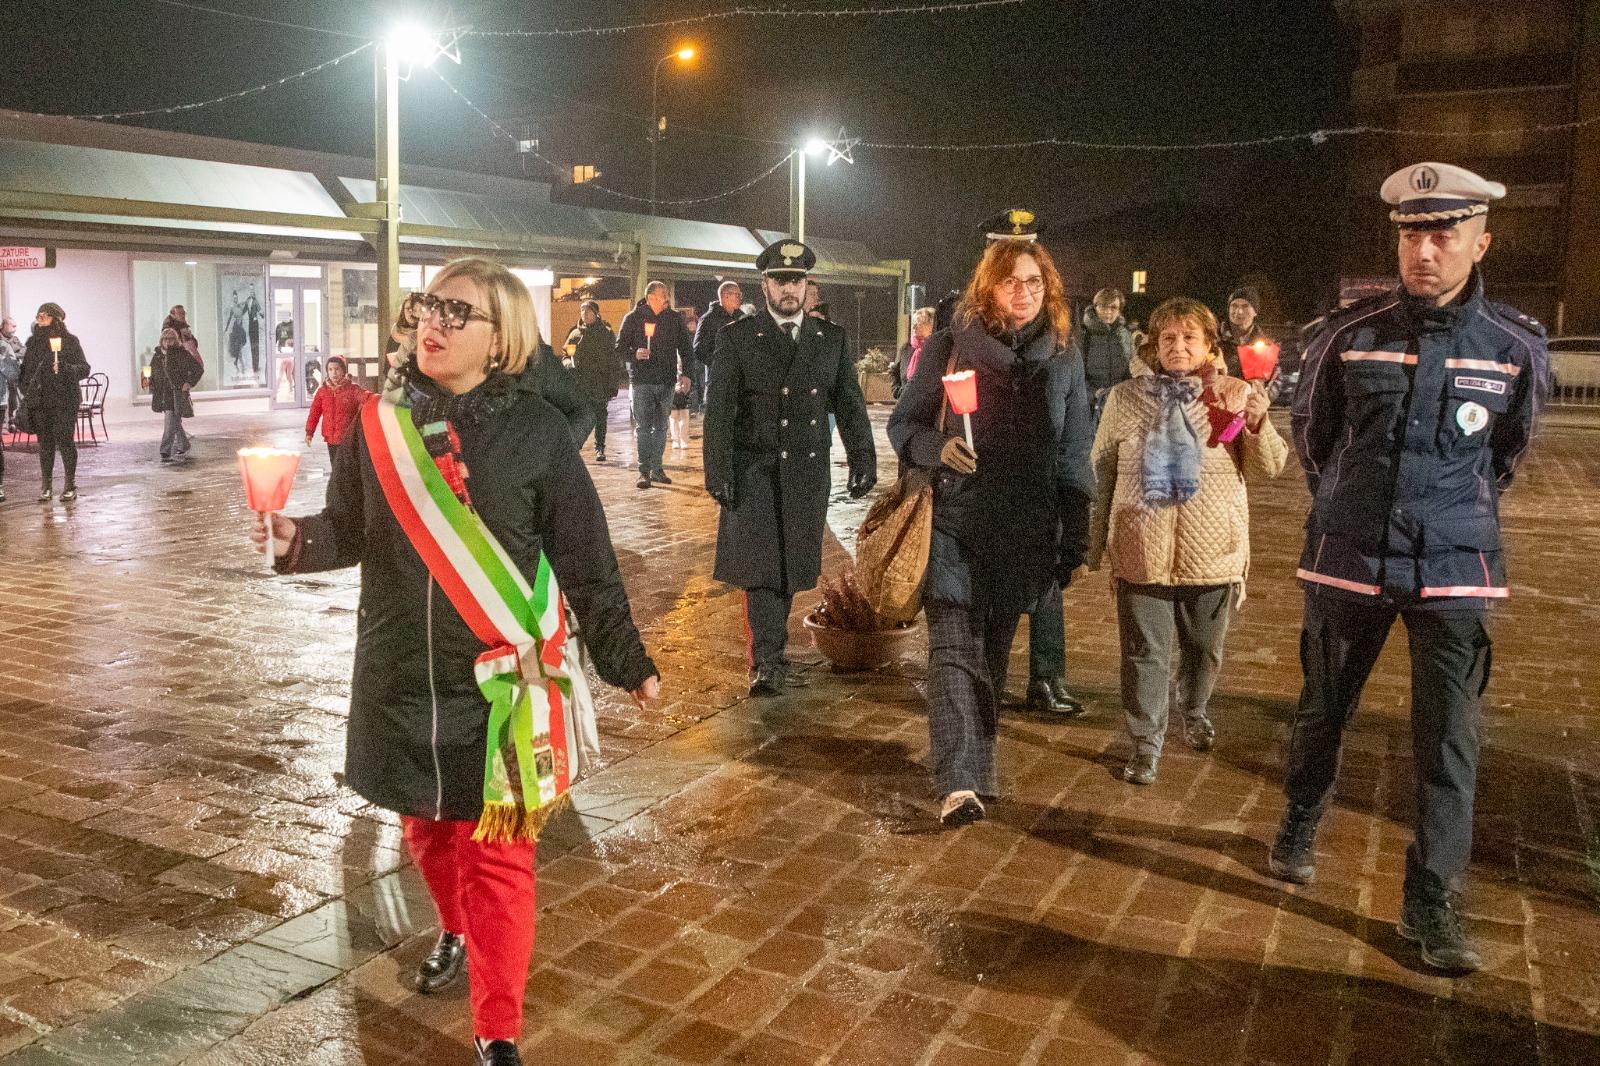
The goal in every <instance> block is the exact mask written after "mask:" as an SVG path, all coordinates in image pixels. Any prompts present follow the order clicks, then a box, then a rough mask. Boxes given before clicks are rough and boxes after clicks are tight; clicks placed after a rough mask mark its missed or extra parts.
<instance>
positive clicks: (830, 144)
mask: <svg viewBox="0 0 1600 1066" xmlns="http://www.w3.org/2000/svg"><path fill="white" fill-rule="evenodd" d="M860 143H861V138H860V137H851V136H848V135H846V133H845V131H844V127H843V126H840V127H839V136H837V137H835V138H834V139H833V140H831V141H823V142H822V147H823V149H824V150H825V151H827V153H828V163H827V165H828V166H830V167H831V166H833V164H835V163H837V162H838V161H839V160H841V159H842V160H844V161H845V162H846V163H849V164H850V165H851V166H854V165H855V158H854V156H853V155H852V154H851V153H852V152H854V151H855V147H856V145H858V144H860Z"/></svg>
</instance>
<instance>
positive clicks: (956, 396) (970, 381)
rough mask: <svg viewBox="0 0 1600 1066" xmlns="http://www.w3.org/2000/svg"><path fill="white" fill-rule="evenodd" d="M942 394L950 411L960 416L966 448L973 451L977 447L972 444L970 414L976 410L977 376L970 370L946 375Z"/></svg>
mask: <svg viewBox="0 0 1600 1066" xmlns="http://www.w3.org/2000/svg"><path fill="white" fill-rule="evenodd" d="M943 380H944V394H945V397H946V398H947V399H948V400H949V401H950V410H952V411H954V412H955V413H956V414H958V415H960V416H961V425H962V428H964V429H965V430H966V433H967V447H968V448H970V449H972V450H973V451H977V450H978V446H977V445H976V444H974V443H973V442H972V412H974V411H976V410H977V409H978V375H977V373H976V372H975V371H972V370H963V371H960V372H959V373H955V374H946V375H945V376H944V378H943Z"/></svg>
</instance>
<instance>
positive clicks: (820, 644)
mask: <svg viewBox="0 0 1600 1066" xmlns="http://www.w3.org/2000/svg"><path fill="white" fill-rule="evenodd" d="M804 621H805V627H806V629H807V630H809V631H810V633H811V643H812V644H814V645H815V646H816V649H817V650H818V651H820V652H821V653H822V655H823V657H824V658H826V659H827V660H828V661H829V662H831V663H832V664H833V666H834V669H836V670H875V669H877V668H878V667H880V666H887V665H888V664H889V663H892V662H894V661H895V660H896V659H898V658H900V657H901V656H903V655H904V654H905V653H906V652H907V651H909V650H910V648H911V638H912V637H914V636H915V635H916V634H917V633H918V632H919V631H920V629H921V628H922V627H921V626H918V625H909V626H905V627H903V628H900V629H880V630H877V631H873V632H862V631H860V630H852V629H834V628H832V627H830V626H825V625H823V624H822V623H821V622H819V621H817V616H816V615H815V614H808V615H806V617H805V620H804Z"/></svg>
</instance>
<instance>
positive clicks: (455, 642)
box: [279, 375, 656, 820]
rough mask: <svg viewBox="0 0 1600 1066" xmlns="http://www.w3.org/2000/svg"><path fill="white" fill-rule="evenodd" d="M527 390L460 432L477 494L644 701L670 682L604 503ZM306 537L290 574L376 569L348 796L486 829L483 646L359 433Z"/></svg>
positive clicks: (617, 680)
mask: <svg viewBox="0 0 1600 1066" xmlns="http://www.w3.org/2000/svg"><path fill="white" fill-rule="evenodd" d="M480 387H481V386H480ZM516 391H517V395H516V399H515V402H513V403H512V404H511V405H510V406H509V407H507V408H505V409H503V410H501V411H499V412H498V413H497V414H493V415H488V416H486V417H484V418H483V419H482V420H481V421H478V422H462V423H460V424H456V427H455V428H456V431H457V433H458V434H459V436H460V438H461V457H462V460H463V461H464V463H465V465H466V467H467V470H468V474H467V491H468V492H469V493H470V494H471V497H472V503H473V506H474V507H475V508H476V509H477V511H478V513H479V514H480V515H482V516H483V521H484V524H485V525H487V526H488V527H489V530H490V532H492V533H493V534H494V535H495V538H496V539H497V540H499V542H500V543H501V545H503V546H504V547H505V549H506V553H507V554H508V555H509V556H510V557H511V559H512V561H513V562H514V563H516V566H517V569H519V570H520V571H522V574H523V576H524V577H526V578H527V579H528V580H529V583H530V584H531V583H532V580H533V577H534V574H535V572H536V571H537V564H538V558H539V552H540V551H541V550H543V551H544V553H545V554H546V555H547V556H548V557H549V559H550V568H551V569H552V570H553V571H555V575H556V580H557V581H558V582H559V583H560V585H561V591H562V594H563V595H564V596H565V597H566V598H567V601H568V602H569V603H570V604H571V605H572V609H573V611H574V612H575V613H576V614H577V616H578V624H579V627H580V629H581V631H582V637H583V640H584V643H585V644H586V645H587V647H588V649H589V652H590V655H591V657H592V659H593V662H594V666H595V669H596V671H597V672H598V673H599V675H600V678H601V680H603V681H606V682H607V683H609V684H612V685H615V686H617V687H618V688H621V689H625V690H628V691H633V690H634V689H637V688H638V687H639V686H640V685H641V684H642V683H643V682H644V680H645V679H646V678H648V677H649V676H650V675H652V674H654V673H655V672H656V668H655V664H654V663H652V662H651V661H650V657H649V656H648V655H646V654H645V650H644V645H643V644H642V643H641V642H640V640H639V631H638V629H637V628H635V626H634V623H633V617H632V613H631V612H630V610H629V607H628V596H627V593H626V591H625V590H624V589H623V587H622V576H621V574H620V573H619V571H618V569H617V559H616V555H615V553H614V552H613V551H612V548H611V536H610V533H609V531H608V530H607V528H606V518H605V512H604V511H603V510H602V509H601V507H600V497H599V496H598V495H597V494H596V492H595V488H594V483H593V482H592V481H590V480H589V471H588V469H587V468H586V467H585V466H584V463H583V460H582V459H581V458H579V455H578V449H577V446H576V445H574V444H573V442H572V437H571V435H570V430H569V426H568V423H567V422H566V420H565V419H564V418H563V417H562V416H561V414H560V413H559V412H558V411H557V410H556V408H554V407H553V406H551V405H550V404H549V403H548V402H546V401H545V400H544V399H542V398H541V397H540V395H539V391H538V384H537V382H535V381H534V380H533V378H532V377H531V376H528V375H524V376H522V377H521V378H519V379H518V380H517V383H516ZM368 402H369V403H375V402H377V400H376V399H375V398H374V399H373V400H369V401H368ZM296 524H297V526H298V527H299V531H298V536H297V538H296V540H297V543H296V545H295V548H294V550H293V552H292V554H291V555H289V556H287V557H286V558H285V559H283V560H280V562H279V570H280V571H283V572H292V573H306V572H310V571H318V570H331V569H334V568H337V567H345V566H354V565H356V564H358V563H359V564H360V566H361V599H360V613H359V614H358V616H357V620H356V662H355V675H354V678H353V679H352V681H351V685H350V721H349V741H348V746H347V749H346V752H345V777H346V781H347V783H348V784H349V785H350V787H351V788H353V789H355V790H356V792H358V793H360V794H361V795H362V796H364V797H365V798H366V799H368V800H370V801H371V802H373V803H375V804H377V805H378V806H380V807H385V808H388V809H389V810H392V811H397V812H399V813H400V814H409V815H415V816H418V817H422V818H433V819H455V820H475V819H476V818H477V817H478V816H479V815H480V814H481V813H482V811H483V768H484V755H485V749H486V745H487V742H488V741H487V733H488V722H489V704H488V701H486V700H485V699H484V698H483V694H482V693H481V692H480V691H479V690H478V685H477V682H476V681H475V680H474V679H473V662H474V660H475V659H476V658H477V656H478V655H479V653H481V652H482V651H484V645H483V643H482V642H481V641H479V640H478V638H477V637H475V636H474V635H473V633H472V630H471V629H469V628H468V627H467V624H466V622H465V621H463V620H462V618H461V615H460V614H459V613H457V611H456V609H455V607H454V606H453V605H452V604H451V602H450V599H449V597H447V596H446V595H445V594H444V592H443V590H442V589H441V588H440V587H439V584H438V582H437V581H435V580H434V579H433V577H432V576H431V575H430V573H429V571H428V567H427V564H425V563H424V562H423V561H422V557H421V556H420V555H418V554H417V550H416V549H415V548H414V547H412V545H411V541H410V540H409V539H408V538H407V536H406V534H405V532H404V530H402V529H401V527H400V523H399V521H398V520H397V519H396V518H395V515H394V512H393V511H391V510H390V509H389V502H388V499H387V497H386V496H385V495H384V492H383V488H382V486H381V485H380V484H379V483H378V479H377V474H376V471H375V470H374V468H373V465H372V458H371V456H370V454H369V453H368V449H367V442H366V436H365V433H364V430H363V427H362V422H361V420H360V419H358V420H357V421H355V422H354V423H353V424H352V425H351V427H350V430H349V432H348V433H347V434H346V435H345V438H344V445H343V446H342V447H341V448H340V449H339V455H338V457H337V458H336V460H335V462H334V465H333V477H332V479H331V480H330V481H329V483H328V497H327V506H326V507H325V509H324V510H323V511H322V513H321V514H317V515H311V516H308V517H306V518H300V519H296Z"/></svg>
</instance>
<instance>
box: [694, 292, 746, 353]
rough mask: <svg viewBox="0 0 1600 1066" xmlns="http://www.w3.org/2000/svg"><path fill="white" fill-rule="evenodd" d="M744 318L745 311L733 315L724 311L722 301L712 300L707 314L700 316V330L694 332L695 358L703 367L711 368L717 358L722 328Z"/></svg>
mask: <svg viewBox="0 0 1600 1066" xmlns="http://www.w3.org/2000/svg"><path fill="white" fill-rule="evenodd" d="M743 317H744V312H743V311H735V312H734V313H733V314H731V315H730V314H728V312H726V311H724V310H723V309H722V301H721V300H712V301H711V306H710V307H708V308H706V313H705V314H703V315H701V316H700V328H699V329H697V330H695V331H694V357H695V358H696V359H698V360H699V361H700V363H701V365H702V366H710V365H711V363H712V361H713V360H715V359H716V357H717V334H718V333H719V332H721V330H722V327H723V326H726V325H728V324H729V323H732V322H737V321H739V319H741V318H743Z"/></svg>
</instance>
